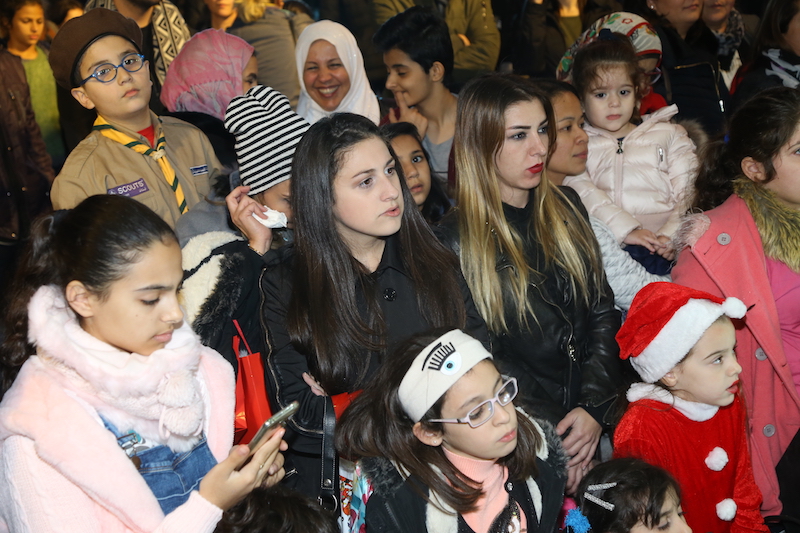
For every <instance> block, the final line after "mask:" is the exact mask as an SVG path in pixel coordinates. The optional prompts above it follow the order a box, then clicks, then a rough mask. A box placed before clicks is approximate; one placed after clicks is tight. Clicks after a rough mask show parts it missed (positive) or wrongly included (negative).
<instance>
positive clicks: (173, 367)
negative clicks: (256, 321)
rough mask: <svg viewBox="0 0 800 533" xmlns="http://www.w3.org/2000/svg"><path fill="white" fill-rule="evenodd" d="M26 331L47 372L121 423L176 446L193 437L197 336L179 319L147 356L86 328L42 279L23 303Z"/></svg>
mask: <svg viewBox="0 0 800 533" xmlns="http://www.w3.org/2000/svg"><path fill="white" fill-rule="evenodd" d="M120 327H125V325H124V324H121V325H120ZM28 338H29V341H30V342H31V343H32V344H34V345H35V346H36V348H37V350H36V351H37V355H38V356H39V358H40V359H41V361H42V363H43V364H44V366H45V367H46V368H48V369H50V370H51V371H52V374H53V376H54V377H55V378H56V379H58V380H59V381H60V382H61V383H62V385H63V386H64V387H65V388H66V389H68V390H72V391H73V392H75V393H76V394H77V395H78V396H79V397H80V398H81V399H83V400H84V401H86V402H87V403H88V404H90V405H91V406H92V407H94V408H95V409H96V410H97V412H98V413H100V414H101V415H102V416H103V417H104V418H106V419H107V420H109V421H110V422H111V423H113V424H114V425H115V426H117V427H118V428H119V429H120V430H121V431H127V430H129V429H135V430H136V431H137V432H138V433H139V434H141V435H142V436H143V437H145V439H148V440H150V441H152V442H156V443H160V444H166V445H167V446H169V447H170V448H171V449H172V450H174V451H176V452H184V451H188V450H190V449H192V447H194V445H195V444H196V443H197V442H198V441H199V439H200V434H201V432H202V429H203V422H204V413H205V405H204V403H203V399H202V393H201V389H200V383H199V381H198V379H197V369H198V365H199V362H200V348H201V344H200V341H199V339H198V338H197V336H196V335H195V334H194V333H193V332H192V330H191V328H189V326H188V325H186V324H185V323H184V324H183V325H182V326H181V327H180V328H179V329H177V330H175V332H174V334H173V337H172V340H171V341H170V342H169V344H168V345H167V346H166V347H165V348H163V349H161V350H156V351H155V352H153V353H152V354H150V355H149V356H143V355H139V354H136V353H127V352H123V351H121V350H118V349H117V348H114V347H113V346H111V345H109V344H106V343H105V342H103V341H101V340H99V339H97V338H95V337H93V336H92V335H90V334H89V333H87V332H86V331H84V330H83V329H82V328H81V327H80V325H79V324H78V320H77V318H76V316H75V313H74V312H73V311H72V309H70V308H69V306H68V305H67V303H66V301H65V300H64V297H63V296H62V294H61V291H60V290H58V289H57V288H56V287H54V286H45V287H41V288H40V289H39V290H38V291H37V292H36V294H35V295H34V296H33V298H32V299H31V301H30V304H29V305H28Z"/></svg>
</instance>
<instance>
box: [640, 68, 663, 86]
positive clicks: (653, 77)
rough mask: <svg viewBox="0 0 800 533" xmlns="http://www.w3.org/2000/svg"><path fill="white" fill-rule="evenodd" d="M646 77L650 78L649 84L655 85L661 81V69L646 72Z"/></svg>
mask: <svg viewBox="0 0 800 533" xmlns="http://www.w3.org/2000/svg"><path fill="white" fill-rule="evenodd" d="M644 75H645V76H647V78H648V79H647V83H649V84H650V85H653V84H655V82H657V81H658V80H660V79H661V69H660V68H658V67H656V68H654V69H653V70H652V71H651V72H645V73H644Z"/></svg>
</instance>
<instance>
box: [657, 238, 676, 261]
mask: <svg viewBox="0 0 800 533" xmlns="http://www.w3.org/2000/svg"><path fill="white" fill-rule="evenodd" d="M658 243H659V245H660V246H659V247H658V248H657V249H656V253H657V254H658V255H660V256H661V257H663V258H664V259H666V260H667V261H674V260H675V248H674V247H673V246H672V239H671V238H669V237H668V236H666V235H659V236H658Z"/></svg>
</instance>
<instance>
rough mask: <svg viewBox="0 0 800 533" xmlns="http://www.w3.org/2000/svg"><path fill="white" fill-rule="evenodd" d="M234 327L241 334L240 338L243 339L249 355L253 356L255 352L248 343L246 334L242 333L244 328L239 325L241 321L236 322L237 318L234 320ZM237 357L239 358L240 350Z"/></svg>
mask: <svg viewBox="0 0 800 533" xmlns="http://www.w3.org/2000/svg"><path fill="white" fill-rule="evenodd" d="M233 325H234V327H235V328H236V331H237V332H239V338H240V339H242V342H243V343H244V347H245V348H246V349H247V354H248V355H253V350H251V349H250V345H249V344H248V343H247V339H245V338H244V333H242V327H241V326H240V325H239V321H238V320H236V319H235V318H234V319H233ZM236 356H237V357H238V356H239V352H238V350H237V352H236Z"/></svg>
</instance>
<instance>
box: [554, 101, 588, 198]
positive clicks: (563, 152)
mask: <svg viewBox="0 0 800 533" xmlns="http://www.w3.org/2000/svg"><path fill="white" fill-rule="evenodd" d="M552 104H553V114H555V116H556V130H557V135H558V136H557V137H556V148H555V150H553V153H552V155H551V156H550V160H549V161H548V162H547V177H548V179H550V181H552V182H553V183H555V184H556V185H561V183H562V182H563V181H564V178H566V177H567V176H577V175H578V174H582V173H583V172H584V171H585V170H586V157H587V155H588V154H589V149H588V145H589V136H588V135H586V132H585V131H583V126H584V123H585V120H584V117H583V109H581V103H580V101H579V100H578V97H577V96H575V95H574V94H572V93H570V92H563V93H561V94H559V95H557V96H555V97H554V98H553V99H552Z"/></svg>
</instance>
